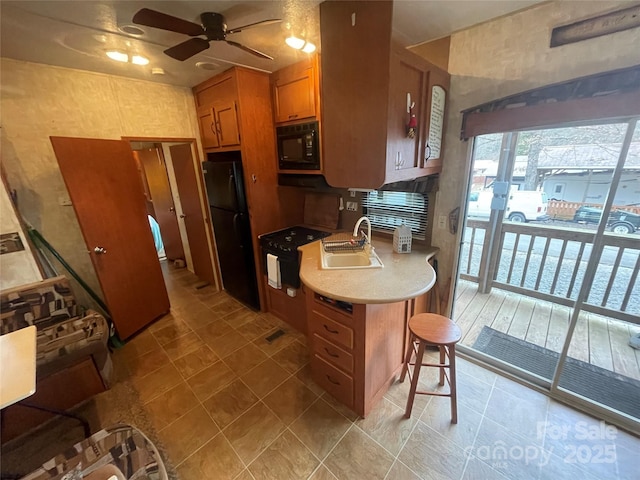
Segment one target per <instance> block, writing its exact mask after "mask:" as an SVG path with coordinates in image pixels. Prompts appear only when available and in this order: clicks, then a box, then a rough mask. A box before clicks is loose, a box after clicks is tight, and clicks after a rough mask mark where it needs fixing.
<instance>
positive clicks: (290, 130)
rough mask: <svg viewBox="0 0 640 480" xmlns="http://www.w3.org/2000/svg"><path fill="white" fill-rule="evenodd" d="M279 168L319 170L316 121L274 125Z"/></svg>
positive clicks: (318, 137)
mask: <svg viewBox="0 0 640 480" xmlns="http://www.w3.org/2000/svg"><path fill="white" fill-rule="evenodd" d="M276 137H277V142H278V166H279V167H280V170H281V171H282V170H320V135H319V132H318V122H311V123H299V124H298V125H285V126H281V127H276Z"/></svg>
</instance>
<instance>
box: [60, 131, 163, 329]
mask: <svg viewBox="0 0 640 480" xmlns="http://www.w3.org/2000/svg"><path fill="white" fill-rule="evenodd" d="M51 143H52V145H53V150H54V152H55V154H56V157H57V159H58V165H60V171H61V173H62V177H63V178H64V182H65V184H66V186H67V189H68V191H69V196H70V197H71V201H72V203H73V208H74V210H75V212H76V216H77V217H78V222H79V224H80V229H81V230H82V235H83V236H84V240H85V242H86V245H87V250H88V251H89V255H90V256H91V262H92V263H93V266H94V268H95V271H96V275H97V277H98V280H99V282H100V287H101V288H102V292H103V293H104V297H105V298H104V299H105V301H106V303H107V305H108V307H109V311H110V313H111V318H112V319H113V322H114V324H115V327H116V330H117V331H118V335H119V336H120V338H122V339H126V338H128V337H130V336H131V335H133V334H134V333H135V332H137V331H138V330H140V329H141V328H143V327H144V326H146V325H147V324H149V323H150V322H152V321H153V320H154V319H156V318H158V317H159V316H160V315H162V314H164V313H167V312H168V311H169V297H168V296H167V289H166V287H165V284H164V278H163V276H162V270H161V269H160V262H159V261H158V256H157V254H156V249H155V246H154V243H153V237H152V235H151V230H150V228H149V221H148V220H147V212H146V209H145V200H144V194H143V193H142V191H141V189H140V180H139V179H138V172H137V171H136V166H135V162H134V159H133V154H132V151H131V147H130V146H129V143H127V142H124V141H121V140H98V139H88V138H69V137H51ZM101 249H102V250H101Z"/></svg>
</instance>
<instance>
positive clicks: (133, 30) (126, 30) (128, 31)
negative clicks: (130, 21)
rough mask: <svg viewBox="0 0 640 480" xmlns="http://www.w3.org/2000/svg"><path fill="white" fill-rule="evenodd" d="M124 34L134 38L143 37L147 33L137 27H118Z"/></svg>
mask: <svg viewBox="0 0 640 480" xmlns="http://www.w3.org/2000/svg"><path fill="white" fill-rule="evenodd" d="M118 30H120V31H121V32H122V33H126V34H127V35H133V36H134V37H141V36H143V35H144V34H145V33H146V32H145V31H144V30H143V29H141V28H140V27H138V26H136V25H121V26H119V27H118Z"/></svg>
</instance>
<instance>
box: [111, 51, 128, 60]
mask: <svg viewBox="0 0 640 480" xmlns="http://www.w3.org/2000/svg"><path fill="white" fill-rule="evenodd" d="M107 57H109V58H110V59H111V60H115V61H116V62H128V61H129V55H127V54H126V53H122V52H118V51H117V50H109V51H108V52H107Z"/></svg>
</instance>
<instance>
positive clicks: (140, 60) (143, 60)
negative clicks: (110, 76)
mask: <svg viewBox="0 0 640 480" xmlns="http://www.w3.org/2000/svg"><path fill="white" fill-rule="evenodd" d="M131 63H133V64H134V65H148V64H149V59H148V58H147V57H143V56H142V55H133V56H132V57H131Z"/></svg>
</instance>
